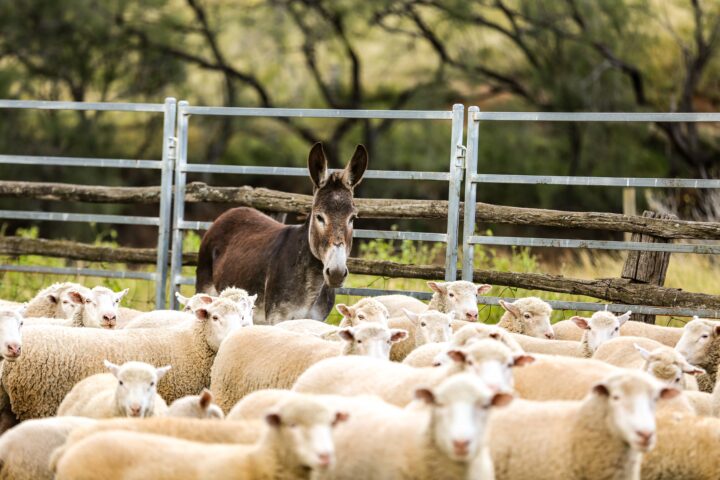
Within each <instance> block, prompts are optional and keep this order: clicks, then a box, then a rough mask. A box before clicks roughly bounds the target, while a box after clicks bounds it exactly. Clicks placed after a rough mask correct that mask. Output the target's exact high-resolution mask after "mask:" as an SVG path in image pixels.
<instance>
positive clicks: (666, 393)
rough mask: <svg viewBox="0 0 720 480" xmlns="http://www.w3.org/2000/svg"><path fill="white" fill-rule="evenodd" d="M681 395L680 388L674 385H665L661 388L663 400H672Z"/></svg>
mask: <svg viewBox="0 0 720 480" xmlns="http://www.w3.org/2000/svg"><path fill="white" fill-rule="evenodd" d="M678 395H680V390H678V389H677V388H673V387H663V388H662V389H661V390H660V398H662V399H663V400H671V399H673V398H675V397H677V396H678Z"/></svg>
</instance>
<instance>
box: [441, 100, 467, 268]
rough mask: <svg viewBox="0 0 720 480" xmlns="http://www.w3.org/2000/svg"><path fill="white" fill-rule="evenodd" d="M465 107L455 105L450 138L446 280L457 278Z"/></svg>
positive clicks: (463, 161)
mask: <svg viewBox="0 0 720 480" xmlns="http://www.w3.org/2000/svg"><path fill="white" fill-rule="evenodd" d="M464 113H465V107H464V106H463V105H461V104H459V103H456V104H455V105H453V117H452V137H451V139H450V181H449V189H448V218H447V244H446V245H445V280H446V281H452V280H456V279H457V256H458V229H459V227H460V185H461V184H462V176H463V168H464V163H465V159H464V157H465V147H464V146H463V144H462V140H463V126H464Z"/></svg>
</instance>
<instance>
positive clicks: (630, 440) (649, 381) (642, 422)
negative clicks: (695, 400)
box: [592, 371, 680, 452]
mask: <svg viewBox="0 0 720 480" xmlns="http://www.w3.org/2000/svg"><path fill="white" fill-rule="evenodd" d="M592 391H593V394H594V395H598V396H600V397H602V398H603V399H604V400H605V401H607V403H608V416H607V421H608V422H609V426H610V428H611V430H612V431H614V432H615V434H616V435H618V436H619V437H620V438H622V439H623V440H624V441H625V442H626V443H627V444H628V445H630V447H631V448H632V449H634V450H636V451H639V452H647V451H649V450H651V449H652V448H653V446H654V445H655V441H656V435H655V407H656V404H657V401H658V400H659V399H661V398H662V399H670V398H673V397H675V396H676V395H678V394H679V393H680V391H679V390H677V389H675V388H673V387H667V386H664V385H662V384H661V383H660V382H658V381H657V380H655V379H654V378H652V377H651V376H649V375H648V374H646V373H644V372H634V371H627V372H623V373H619V374H615V375H613V376H611V377H609V378H607V379H606V380H604V381H603V382H601V383H599V384H597V385H595V386H594V387H593V390H592Z"/></svg>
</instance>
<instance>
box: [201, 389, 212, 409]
mask: <svg viewBox="0 0 720 480" xmlns="http://www.w3.org/2000/svg"><path fill="white" fill-rule="evenodd" d="M212 401H213V394H212V392H211V391H210V390H208V389H207V388H203V391H202V392H201V393H200V400H199V401H198V404H199V405H200V408H202V409H203V410H207V408H208V407H209V406H210V404H211V403H212Z"/></svg>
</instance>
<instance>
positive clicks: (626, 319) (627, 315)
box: [617, 310, 632, 325]
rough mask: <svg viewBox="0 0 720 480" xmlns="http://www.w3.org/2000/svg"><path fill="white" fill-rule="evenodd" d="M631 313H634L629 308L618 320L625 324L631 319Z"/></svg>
mask: <svg viewBox="0 0 720 480" xmlns="http://www.w3.org/2000/svg"><path fill="white" fill-rule="evenodd" d="M630 315H632V310H628V311H627V312H625V313H623V314H622V315H620V316H619V317H617V319H618V322H620V325H622V324H624V323H625V322H627V321H628V320H630Z"/></svg>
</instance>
